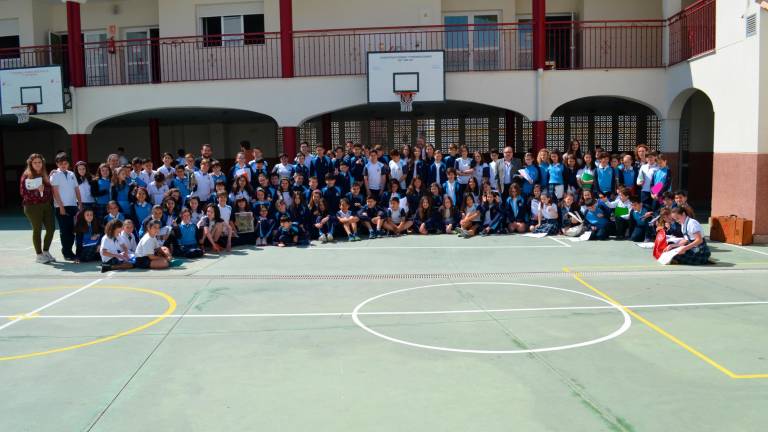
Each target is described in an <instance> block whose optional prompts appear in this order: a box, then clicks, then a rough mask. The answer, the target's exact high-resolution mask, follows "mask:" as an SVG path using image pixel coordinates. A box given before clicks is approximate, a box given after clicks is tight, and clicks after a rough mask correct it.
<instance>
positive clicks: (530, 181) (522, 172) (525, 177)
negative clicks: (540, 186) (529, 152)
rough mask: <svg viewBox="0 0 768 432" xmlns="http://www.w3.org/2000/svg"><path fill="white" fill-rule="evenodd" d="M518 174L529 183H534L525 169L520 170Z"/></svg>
mask: <svg viewBox="0 0 768 432" xmlns="http://www.w3.org/2000/svg"><path fill="white" fill-rule="evenodd" d="M517 173H518V174H520V176H521V177H522V178H524V179H525V181H527V182H528V183H533V180H532V179H531V176H529V175H528V171H526V170H525V169H521V170H518V171H517Z"/></svg>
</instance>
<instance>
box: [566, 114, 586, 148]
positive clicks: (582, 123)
mask: <svg viewBox="0 0 768 432" xmlns="http://www.w3.org/2000/svg"><path fill="white" fill-rule="evenodd" d="M570 121H571V124H570V126H571V136H570V141H573V140H579V142H580V143H581V151H582V152H585V151H586V150H587V149H588V148H589V147H590V142H589V116H586V115H572V116H571V120H570ZM568 144H569V145H570V142H569V143H568Z"/></svg>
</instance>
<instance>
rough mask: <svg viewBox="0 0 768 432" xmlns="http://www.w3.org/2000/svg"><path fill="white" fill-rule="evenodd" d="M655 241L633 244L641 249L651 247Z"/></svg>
mask: <svg viewBox="0 0 768 432" xmlns="http://www.w3.org/2000/svg"><path fill="white" fill-rule="evenodd" d="M654 244H655V243H653V242H643V243H635V246H640V247H641V248H643V249H653V246H654Z"/></svg>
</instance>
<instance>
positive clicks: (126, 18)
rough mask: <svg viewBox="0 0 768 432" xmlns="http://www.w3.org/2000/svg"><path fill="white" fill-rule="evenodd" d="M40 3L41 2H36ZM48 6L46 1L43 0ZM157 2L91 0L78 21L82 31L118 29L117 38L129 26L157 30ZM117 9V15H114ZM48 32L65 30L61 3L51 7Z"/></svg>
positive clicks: (150, 0)
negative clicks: (111, 27)
mask: <svg viewBox="0 0 768 432" xmlns="http://www.w3.org/2000/svg"><path fill="white" fill-rule="evenodd" d="M35 1H40V0H35ZM42 1H44V2H45V3H48V2H47V0H42ZM158 1H159V0H130V1H129V0H115V1H90V2H87V3H85V4H83V5H81V6H80V21H81V23H82V28H83V30H84V31H88V30H106V29H107V27H108V26H110V25H116V26H117V28H118V39H120V38H122V34H123V33H122V31H121V29H125V28H129V27H157V25H158V24H159V23H160V21H159V19H158ZM115 7H117V9H118V10H117V12H118V13H117V14H115V13H114V12H115ZM50 14H51V31H53V32H66V31H67V10H66V7H65V5H64V4H63V3H61V2H58V3H56V4H54V5H51V6H50Z"/></svg>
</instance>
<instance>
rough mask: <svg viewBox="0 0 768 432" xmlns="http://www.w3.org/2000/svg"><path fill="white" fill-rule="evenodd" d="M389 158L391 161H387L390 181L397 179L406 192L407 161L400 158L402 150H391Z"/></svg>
mask: <svg viewBox="0 0 768 432" xmlns="http://www.w3.org/2000/svg"><path fill="white" fill-rule="evenodd" d="M389 159H390V160H389V162H387V164H388V170H387V171H388V172H389V179H390V181H392V180H397V183H398V184H399V188H400V190H401V191H403V192H405V188H406V187H407V185H406V183H405V178H406V177H405V161H403V160H402V159H400V152H399V151H398V150H397V149H392V150H390V152H389Z"/></svg>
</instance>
